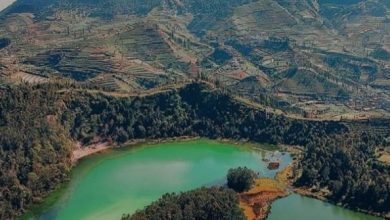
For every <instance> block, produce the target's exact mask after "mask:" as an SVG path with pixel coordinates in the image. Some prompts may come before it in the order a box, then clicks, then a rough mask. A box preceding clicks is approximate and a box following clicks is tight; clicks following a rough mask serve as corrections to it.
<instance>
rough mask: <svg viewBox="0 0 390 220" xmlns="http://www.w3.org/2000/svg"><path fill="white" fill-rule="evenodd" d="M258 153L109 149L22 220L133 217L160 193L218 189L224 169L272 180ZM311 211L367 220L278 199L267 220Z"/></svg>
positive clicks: (185, 145)
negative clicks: (241, 168) (246, 169)
mask: <svg viewBox="0 0 390 220" xmlns="http://www.w3.org/2000/svg"><path fill="white" fill-rule="evenodd" d="M264 154H265V152H264V151H261V150H259V149H257V148H253V147H245V146H244V147H237V146H235V145H232V144H225V143H219V142H215V141H208V140H196V141H184V142H172V143H164V144H157V145H150V146H144V147H137V148H133V149H131V148H124V149H119V150H110V151H108V152H105V153H102V154H97V155H94V156H91V157H89V158H87V159H85V160H82V161H81V162H80V163H79V165H78V166H77V167H75V168H74V170H73V173H72V178H71V181H70V183H69V184H67V185H66V187H64V189H62V190H61V191H59V192H55V193H53V194H52V195H51V196H49V198H47V199H46V202H44V204H42V205H40V206H38V207H35V208H33V209H32V210H31V211H30V212H29V213H28V214H27V215H26V218H27V219H42V220H51V219H59V220H62V219H64V220H69V219H77V220H79V219H86V220H88V219H94V220H96V219H120V217H121V215H122V214H123V213H133V212H134V211H135V210H137V209H140V208H143V207H144V206H145V205H148V204H149V203H151V202H152V201H154V200H156V199H158V198H159V197H160V196H161V195H163V194H164V193H167V192H180V191H186V190H190V189H194V188H197V187H200V186H212V185H222V184H224V183H225V176H226V173H227V171H228V169H230V168H234V167H238V166H247V167H250V168H252V169H254V170H256V171H257V172H259V173H260V174H261V175H262V176H267V177H273V176H274V175H275V173H276V172H277V171H270V170H268V169H267V168H266V164H265V163H264V162H263V161H262V158H263V157H264ZM281 161H282V164H281V168H283V167H284V166H286V165H287V164H288V163H290V162H291V157H290V156H289V155H288V154H285V155H282V157H281ZM288 207H291V209H290V208H288ZM317 209H318V210H322V212H321V214H323V213H325V214H324V216H327V218H324V219H335V220H339V219H340V220H341V219H345V220H350V219H351V220H352V219H356V220H360V219H367V220H371V218H369V217H368V216H365V215H361V214H360V213H356V212H352V211H348V210H345V209H342V208H340V207H336V206H332V205H328V204H326V203H323V202H320V201H317V200H313V199H308V198H301V197H299V196H296V195H292V196H290V197H287V198H285V199H281V200H278V201H277V202H276V203H275V205H274V206H273V208H272V214H271V216H270V218H269V219H271V220H285V219H291V220H293V219H313V218H312V217H311V215H307V216H308V217H307V218H304V216H305V214H306V213H307V210H313V211H314V210H317ZM283 213H285V214H283ZM299 213H300V214H299ZM291 216H294V218H290V217H291ZM295 216H296V218H295ZM362 216H363V217H364V216H365V217H367V218H363V217H362ZM372 219H375V218H372ZM316 220H321V219H320V218H316Z"/></svg>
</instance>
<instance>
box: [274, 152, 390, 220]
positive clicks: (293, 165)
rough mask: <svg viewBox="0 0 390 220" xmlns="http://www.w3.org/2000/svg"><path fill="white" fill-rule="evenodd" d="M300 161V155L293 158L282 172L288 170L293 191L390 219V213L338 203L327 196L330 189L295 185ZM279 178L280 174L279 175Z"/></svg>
mask: <svg viewBox="0 0 390 220" xmlns="http://www.w3.org/2000/svg"><path fill="white" fill-rule="evenodd" d="M298 161H299V157H298V159H296V160H293V162H291V164H290V165H289V166H288V167H286V168H285V169H284V170H282V171H281V172H280V173H282V172H287V173H286V174H285V175H288V176H290V177H292V178H291V179H288V178H285V179H286V181H285V183H286V184H288V185H289V186H290V187H291V189H292V191H293V192H294V193H296V194H299V195H301V196H305V197H309V198H313V199H317V200H320V201H323V202H326V203H329V204H332V205H335V206H339V207H342V208H345V209H349V210H352V211H355V212H360V213H364V214H367V215H372V216H375V217H380V218H384V219H386V220H390V213H379V212H373V211H369V210H364V209H356V208H352V207H348V206H344V205H342V204H337V203H335V202H333V201H331V200H329V199H328V198H327V196H328V195H329V193H330V192H328V191H325V190H314V189H312V188H307V187H296V186H294V181H295V180H296V178H297V177H296V176H294V174H293V172H294V170H295V171H296V170H298V168H297V165H298V164H297V163H298ZM277 178H278V176H277Z"/></svg>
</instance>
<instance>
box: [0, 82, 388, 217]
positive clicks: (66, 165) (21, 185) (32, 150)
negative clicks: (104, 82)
mask: <svg viewBox="0 0 390 220" xmlns="http://www.w3.org/2000/svg"><path fill="white" fill-rule="evenodd" d="M66 87H67V88H68V87H69V85H67V86H66ZM64 88H65V86H62V85H52V84H50V85H37V86H28V85H21V86H15V87H8V86H6V87H4V88H1V89H0V93H1V96H0V99H1V100H0V101H1V102H0V134H1V135H0V145H1V149H0V165H1V166H0V174H1V176H0V192H1V196H0V218H2V219H10V218H13V217H14V216H15V215H18V214H20V213H21V212H23V210H25V208H26V207H27V206H28V205H30V204H31V203H33V202H35V201H39V200H40V199H41V198H42V197H43V196H45V195H46V194H47V193H48V192H49V191H51V190H52V189H54V188H55V187H56V186H57V185H58V184H59V183H60V182H62V181H64V180H66V178H67V174H68V171H69V169H70V165H71V164H70V154H71V141H70V140H78V141H82V142H83V143H84V144H89V143H92V142H93V141H96V140H100V141H114V142H118V143H125V142H126V141H128V140H130V139H135V138H137V139H138V138H145V139H154V138H168V137H179V136H201V137H207V138H211V139H215V138H230V139H237V140H249V141H255V142H262V143H272V144H277V143H283V144H292V145H301V146H305V147H306V149H307V150H306V154H305V156H304V158H303V160H302V162H301V169H303V175H302V177H301V178H300V179H299V181H298V182H297V184H298V185H301V186H318V187H324V186H329V189H330V190H331V191H332V192H333V194H332V197H331V199H332V200H334V201H340V202H343V203H345V204H347V205H349V206H351V207H359V208H363V209H369V210H374V211H378V212H381V211H389V208H390V207H386V206H385V204H388V201H389V197H388V195H389V194H390V188H389V184H390V180H389V178H388V176H389V175H388V172H389V168H388V167H386V166H385V165H381V164H378V163H376V162H375V161H374V160H373V157H374V155H373V150H374V148H375V147H376V146H380V145H382V144H383V143H382V140H384V137H385V136H386V135H389V133H388V132H389V131H390V129H389V128H388V126H389V123H386V122H383V121H382V122H375V123H374V122H364V123H360V122H359V123H358V122H335V121H328V122H326V121H307V120H298V119H290V118H286V117H284V116H281V115H274V114H272V113H267V112H265V111H264V110H260V109H256V108H252V107H249V106H247V105H245V104H243V103H241V102H238V101H236V100H235V99H233V98H231V97H230V96H229V95H228V94H225V93H223V92H221V91H219V90H211V89H209V88H208V87H207V86H206V85H203V84H196V83H194V84H189V85H187V86H185V87H184V88H181V89H177V90H172V91H168V92H163V93H159V94H155V95H151V96H145V97H128V98H119V97H112V96H106V95H103V94H100V93H91V92H88V91H87V90H80V89H77V90H74V91H71V89H64ZM386 126H387V127H386ZM376 127H381V129H384V131H385V132H381V133H379V132H375V128H376ZM383 127H384V128H383ZM371 130H372V131H373V132H371ZM386 132H387V133H386ZM340 140H343V141H340ZM386 175H387V176H386ZM346 187H348V188H347V189H346ZM358 193H362V195H360V194H359V195H357V194H358ZM358 196H361V197H364V198H367V197H370V198H373V202H371V203H370V204H368V200H367V199H364V200H363V202H362V203H358V202H359V201H358V200H357V199H356V198H358ZM361 197H359V198H361ZM366 202H367V203H366Z"/></svg>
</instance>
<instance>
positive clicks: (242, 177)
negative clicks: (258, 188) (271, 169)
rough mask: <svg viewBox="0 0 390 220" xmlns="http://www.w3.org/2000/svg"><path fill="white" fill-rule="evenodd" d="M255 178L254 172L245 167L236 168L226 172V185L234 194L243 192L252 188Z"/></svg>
mask: <svg viewBox="0 0 390 220" xmlns="http://www.w3.org/2000/svg"><path fill="white" fill-rule="evenodd" d="M257 177H258V175H257V174H256V172H255V171H253V170H251V169H249V168H247V167H238V168H235V169H230V170H229V171H228V174H227V184H228V187H229V188H231V189H233V190H234V191H236V192H244V191H247V190H249V189H250V188H251V187H252V185H253V184H254V183H255V179H256V178H257Z"/></svg>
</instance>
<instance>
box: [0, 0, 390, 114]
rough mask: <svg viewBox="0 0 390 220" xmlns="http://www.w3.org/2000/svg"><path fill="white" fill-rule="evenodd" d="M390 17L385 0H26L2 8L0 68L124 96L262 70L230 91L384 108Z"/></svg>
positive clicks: (301, 106)
mask: <svg viewBox="0 0 390 220" xmlns="http://www.w3.org/2000/svg"><path fill="white" fill-rule="evenodd" d="M38 5H39V7H37V6H38ZM389 16H390V11H389V4H388V3H387V1H383V0H370V1H343V3H340V2H339V1H325V0H324V1H316V0H297V1H284V0H240V1H233V0H231V1H195V0H164V1H157V0H148V1H146V2H145V1H138V0H121V1H119V0H110V1H109V0H100V1H89V0H77V1H49V0H18V1H16V2H15V3H14V4H13V5H11V6H10V7H9V8H7V9H6V10H4V11H3V12H1V14H0V17H1V21H0V27H1V28H0V30H1V31H0V42H3V43H0V48H1V49H0V50H1V51H2V53H1V55H0V77H1V80H2V81H3V82H4V83H18V82H20V81H24V82H30V83H33V84H36V83H43V82H53V81H58V80H60V81H66V80H71V81H77V82H78V83H80V84H87V85H93V86H95V87H96V88H98V89H101V90H106V91H116V92H121V93H138V92H142V91H144V90H148V89H153V88H155V87H159V86H163V85H170V84H175V83H177V82H185V81H189V80H192V79H194V78H202V79H204V80H207V81H209V82H212V83H215V84H218V85H219V86H222V87H226V88H233V87H232V86H233V85H235V84H237V83H240V82H241V81H242V80H243V81H248V80H250V79H254V78H257V79H259V81H258V82H259V83H260V84H259V85H253V86H251V87H250V88H248V87H247V88H241V89H240V90H237V91H233V93H234V94H237V95H240V96H243V97H244V98H246V99H251V100H253V101H255V102H259V98H258V97H259V96H261V97H263V98H265V99H266V100H271V101H267V102H264V101H260V103H262V104H264V103H268V104H267V105H270V106H271V107H272V108H278V109H279V110H281V111H284V112H285V113H288V114H295V115H297V116H299V117H304V116H310V117H315V118H334V119H340V118H351V119H354V118H361V119H364V118H367V117H382V116H385V115H388V114H389V111H388V109H389V108H390V92H389V90H390V75H389V74H390V63H389V62H390V61H389V54H390V48H389V47H388V45H389V43H390V38H389V37H388V36H390V34H389V30H390V28H389V22H388V20H389ZM297 68H298V71H297V73H298V75H297V76H296V77H286V73H289V72H291V71H295V69H297ZM287 75H288V74H287ZM246 78H248V79H246ZM312 79H314V82H310V81H311V80H312ZM259 86H260V87H261V88H262V90H261V94H258V93H256V94H251V93H250V91H252V90H253V89H252V87H254V88H255V87H259ZM317 89H318V91H317ZM229 90H230V89H229ZM244 90H246V91H244ZM362 94H364V95H362ZM280 103H284V104H283V105H281V104H280ZM324 106H332V107H329V108H327V107H325V108H324Z"/></svg>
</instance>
